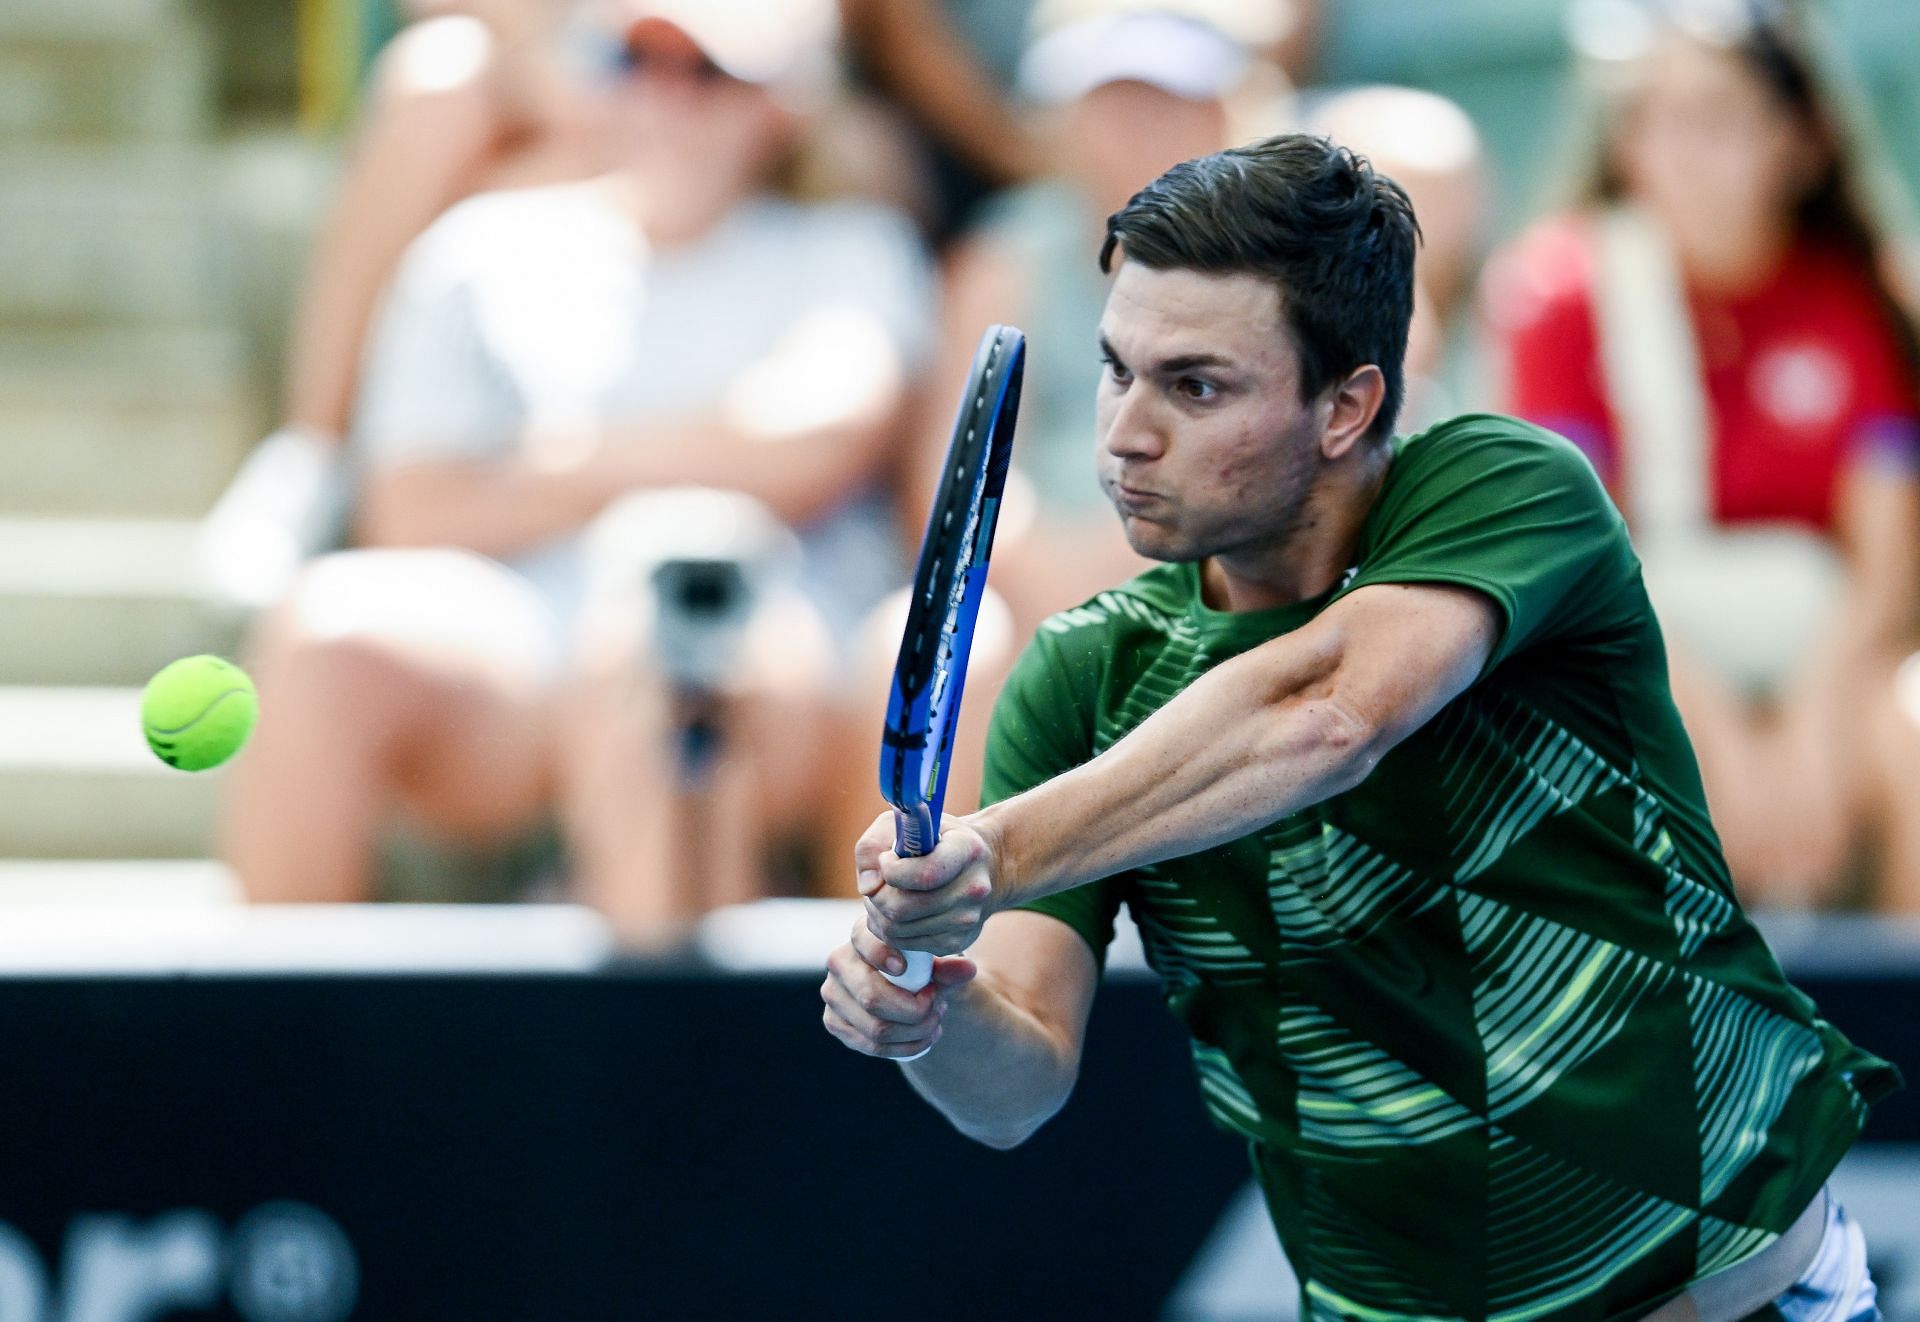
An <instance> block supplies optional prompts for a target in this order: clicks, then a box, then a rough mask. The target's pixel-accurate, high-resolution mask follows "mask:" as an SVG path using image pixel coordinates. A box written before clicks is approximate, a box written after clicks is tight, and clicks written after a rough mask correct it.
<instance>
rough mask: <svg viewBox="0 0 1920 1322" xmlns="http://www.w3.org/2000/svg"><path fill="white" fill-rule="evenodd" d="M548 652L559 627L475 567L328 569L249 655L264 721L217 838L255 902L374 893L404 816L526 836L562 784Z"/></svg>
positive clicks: (469, 831) (412, 563)
mask: <svg viewBox="0 0 1920 1322" xmlns="http://www.w3.org/2000/svg"><path fill="white" fill-rule="evenodd" d="M542 630H544V631H545V636H544V639H542V637H541V631H542ZM535 640H540V641H539V642H536V641H535ZM490 643H494V644H497V646H492V645H489V644H490ZM542 644H544V645H550V644H551V625H550V624H548V623H547V622H546V619H545V616H544V610H543V608H541V607H540V605H539V603H538V602H537V600H535V599H533V598H532V595H531V592H530V590H529V589H528V588H527V587H526V585H525V584H524V583H522V582H521V581H519V580H518V579H515V578H514V577H513V576H511V575H510V574H508V573H507V571H505V570H504V569H501V568H500V567H499V566H497V565H493V564H491V563H489V562H486V561H483V560H480V559H478V558H477V557H473V556H466V555H461V554H458V553H454V552H365V551H362V552H349V553H347V554H345V555H340V556H332V557H328V558H327V559H325V560H321V561H319V562H317V563H316V564H315V565H314V566H313V567H312V568H311V569H309V570H308V571H307V573H306V574H305V575H304V576H303V578H302V580H301V582H300V584H299V585H298V587H297V588H296V590H295V592H294V594H293V596H292V597H291V598H290V599H289V600H288V601H287V603H286V604H285V605H284V606H282V607H281V608H280V609H279V610H277V611H275V612H274V614H273V615H272V616H271V617H269V619H268V620H267V621H266V622H265V624H264V625H263V626H262V629H261V631H260V634H259V636H258V638H257V640H256V644H255V647H254V649H253V652H252V657H253V665H254V673H255V676H256V678H257V680H258V681H259V685H260V692H261V720H260V725H259V729H258V732H257V733H256V735H255V738H254V740H253V743H252V745H251V747H249V748H248V750H247V752H246V753H245V754H244V756H243V757H242V758H241V760H240V761H239V762H238V763H237V764H236V766H235V768H234V773H233V777H232V779H231V782H230V785H229V794H228V800H227V803H226V811H225V823H224V830H223V853H224V855H225V857H226V859H227V861H228V862H229V863H230V864H231V865H232V866H233V868H234V870H235V872H236V873H237V874H238V876H239V878H240V882H241V885H242V886H243V887H244V889H245V891H246V893H247V894H248V896H249V897H251V898H253V899H255V900H267V901H334V900H362V899H367V898H370V897H371V896H372V893H373V889H374V888H373V863H374V850H375V845H376V843H377V841H378V838H379V834H380V831H381V829H382V827H383V826H384V825H385V823H386V822H387V821H388V820H389V819H390V818H391V817H392V816H393V815H394V814H395V813H397V812H405V813H407V814H410V815H411V816H413V817H414V818H416V819H417V820H418V821H419V823H420V824H421V825H422V826H424V827H425V828H426V829H427V830H428V831H429V832H431V833H434V834H437V835H441V836H445V837H449V838H457V839H459V840H461V841H463V842H473V843H479V844H486V843H493V842H502V843H504V842H506V841H509V840H511V839H512V838H513V837H514V836H515V835H517V834H518V833H520V832H522V831H524V830H526V829H527V828H528V827H529V826H531V825H532V824H533V823H534V822H535V820H536V819H537V817H538V814H539V812H540V810H541V808H542V806H543V805H544V804H545V802H546V801H547V799H548V796H549V785H550V779H551V777H550V767H551V760H552V759H551V750H550V736H549V733H548V727H549V724H550V722H549V718H548V702H549V699H548V697H547V692H548V689H547V685H548V675H549V671H548V667H547V665H546V662H545V658H544V657H543V656H541V655H540V653H541V651H542V650H543V646H542Z"/></svg>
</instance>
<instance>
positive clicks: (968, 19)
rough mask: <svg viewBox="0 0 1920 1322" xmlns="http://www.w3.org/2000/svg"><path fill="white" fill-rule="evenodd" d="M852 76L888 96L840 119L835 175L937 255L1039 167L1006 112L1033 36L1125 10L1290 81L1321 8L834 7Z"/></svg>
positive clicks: (906, 3) (1309, 1)
mask: <svg viewBox="0 0 1920 1322" xmlns="http://www.w3.org/2000/svg"><path fill="white" fill-rule="evenodd" d="M841 11H842V14H843V16H844V21H845V23H846V25H847V29H848V36H849V44H850V45H851V46H852V47H853V49H854V53H855V56H856V61H855V68H856V72H857V73H858V74H860V75H861V77H862V79H863V80H864V81H865V82H868V83H871V84H872V85H873V86H874V87H876V88H877V89H878V90H880V91H881V92H883V93H884V94H885V96H886V97H887V98H888V100H887V102H886V103H884V104H883V103H877V102H875V101H874V100H873V99H871V98H863V99H859V100H856V101H855V102H854V103H853V108H852V113H849V114H846V115H843V116H842V117H841V119H840V127H841V129H842V133H841V135H840V139H841V145H842V146H843V148H844V149H843V150H842V151H840V152H838V153H836V156H837V159H836V160H835V161H833V162H832V164H831V167H830V169H831V170H832V177H833V178H834V179H836V180H838V181H839V182H841V183H843V184H846V185H850V186H852V187H854V188H856V189H857V190H858V191H861V192H864V193H870V194H873V195H877V196H881V197H884V198H886V199H887V200H889V201H891V202H894V203H895V204H897V205H901V206H904V207H906V208H908V209H909V210H911V211H913V212H914V213H915V214H916V215H918V216H919V217H920V218H921V219H922V223H923V224H924V225H925V226H926V228H927V229H928V232H929V233H930V234H931V235H932V237H933V238H934V240H935V241H936V242H937V243H939V244H940V245H941V246H943V247H944V246H945V245H946V244H947V243H948V242H950V241H951V240H953V239H954V238H956V237H957V236H958V235H959V234H961V233H962V232H964V231H965V229H967V228H969V227H970V225H971V223H972V222H973V221H974V220H975V219H977V216H976V212H977V209H978V208H979V207H980V206H981V204H982V203H984V202H985V201H986V200H987V199H989V198H990V197H991V196H992V195H993V194H994V193H995V192H996V191H997V190H999V189H1001V188H1003V187H1007V186H1010V185H1015V184H1019V183H1023V182H1026V181H1028V180H1030V179H1031V178H1033V177H1035V176H1037V175H1039V174H1042V173H1044V172H1045V171H1046V170H1047V168H1048V164H1049V163H1048V160H1047V154H1046V151H1045V149H1044V147H1043V146H1041V145H1040V144H1038V143H1037V142H1036V141H1035V140H1034V134H1033V133H1032V132H1031V131H1030V130H1029V128H1028V126H1027V125H1026V124H1025V123H1024V122H1023V120H1022V118H1021V117H1019V116H1018V115H1016V113H1015V112H1014V110H1013V108H1012V105H1011V103H1012V102H1013V101H1014V99H1015V97H1016V95H1017V91H1018V87H1017V82H1018V69H1019V65H1020V61H1021V58H1022V56H1023V55H1024V53H1025V48H1026V41H1027V37H1028V34H1029V33H1030V32H1031V31H1033V30H1056V29H1059V28H1063V27H1066V26H1070V25H1071V24H1072V23H1074V22H1077V21H1079V20H1081V19H1085V18H1089V17H1095V16H1099V15H1102V14H1112V13H1116V12H1123V11H1136V12H1151V11H1162V12H1179V13H1182V14H1185V15H1186V16H1187V17H1189V18H1193V19H1196V20H1198V21H1202V22H1207V23H1210V24H1212V25H1214V26H1216V27H1220V28H1222V29H1224V30H1227V31H1231V32H1233V33H1234V34H1235V35H1236V36H1237V37H1239V38H1241V39H1242V40H1244V41H1246V42H1247V43H1249V45H1250V46H1252V47H1254V48H1255V49H1257V50H1259V51H1261V52H1263V53H1265V54H1267V55H1268V56H1269V57H1270V58H1272V59H1273V60H1274V61H1276V62H1277V63H1278V65H1279V67H1280V68H1281V69H1282V70H1283V71H1284V72H1285V73H1286V74H1287V75H1288V76H1290V77H1292V78H1294V79H1302V78H1304V77H1306V76H1307V74H1308V73H1309V72H1310V69H1311V65H1312V63H1313V61H1314V58H1315V56H1316V53H1317V48H1318V43H1319V36H1320V26H1321V22H1320V5H1319V0H841Z"/></svg>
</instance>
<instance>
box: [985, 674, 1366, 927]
mask: <svg viewBox="0 0 1920 1322" xmlns="http://www.w3.org/2000/svg"><path fill="white" fill-rule="evenodd" d="M1336 666H1337V656H1336V655H1334V654H1333V653H1331V652H1326V653H1321V654H1308V655H1303V656H1296V657H1293V658H1290V659H1289V660H1288V661H1287V663H1286V666H1285V668H1284V669H1282V670H1280V671H1277V672H1276V670H1275V668H1274V666H1273V663H1272V658H1270V657H1265V656H1262V655H1261V654H1260V653H1258V652H1255V653H1249V654H1248V655H1246V656H1242V657H1238V658H1236V659H1234V660H1232V661H1228V662H1226V663H1224V664H1223V665H1221V666H1219V667H1217V668H1216V669H1214V670H1213V671H1212V672H1210V673H1209V674H1208V675H1206V676H1204V677H1202V678H1201V679H1200V680H1199V681H1197V682H1195V683H1194V684H1193V685H1192V686H1190V687H1189V688H1188V689H1187V690H1186V691H1185V692H1183V693H1181V694H1180V695H1179V696H1177V697H1175V698H1174V699H1173V700H1172V701H1171V702H1169V703H1168V704H1167V705H1166V706H1165V707H1163V708H1161V709H1160V711H1158V712H1156V713H1155V714H1154V715H1153V716H1151V717H1149V718H1148V719H1147V720H1146V721H1145V722H1143V723H1142V724H1141V725H1140V726H1139V728H1138V729H1136V730H1134V731H1133V732H1132V733H1131V734H1129V735H1128V736H1127V737H1126V738H1124V739H1122V740H1121V741H1120V742H1119V743H1117V744H1115V745H1114V746H1113V747H1112V748H1110V749H1108V750H1107V751H1106V752H1104V753H1102V754H1101V755H1100V756H1099V757H1096V758H1094V759H1093V760H1092V761H1090V762H1088V763H1086V764H1085V765H1083V766H1081V767H1078V768H1076V769H1074V770H1072V771H1069V772H1067V773H1066V774H1064V775H1061V776H1058V777H1055V778H1054V779H1053V780H1050V781H1048V782H1047V783H1046V784H1044V785H1041V786H1038V787H1037V788H1035V789H1032V790H1029V791H1028V792H1027V793H1025V794H1022V795H1019V796H1018V797H1016V798H1012V799H1008V800H1006V801H1004V802H1002V803H999V804H996V805H994V806H992V807H990V808H986V809H983V810H982V811H981V812H980V813H978V814H977V815H976V816H975V817H974V818H973V819H972V820H973V822H974V824H975V825H976V826H977V827H978V829H979V830H980V831H981V833H982V834H983V835H985V836H986V837H987V838H988V840H989V841H990V842H991V843H992V846H993V852H994V858H995V862H996V865H997V873H996V876H995V888H996V893H997V894H996V900H995V907H996V908H1001V907H1005V906H1007V905H1010V904H1018V903H1020V902H1022V901H1026V900H1032V899H1036V898H1038V897H1040V896H1042V895H1050V894H1053V893H1054V892H1056V891H1062V890H1067V889H1069V888H1071V887H1073V886H1077V885H1080V884H1081V883H1083V882H1087V881H1093V880H1095V879H1097V878H1100V877H1105V876H1110V875H1112V874H1114V873H1116V872H1122V871H1125V870H1127V869H1129V868H1134V867H1141V866H1144V865H1146V864H1149V863H1157V862H1160V861H1161V860H1163V859H1168V858H1175V857H1179V856H1181V855H1185V854H1191V853H1195V852H1198V851H1200V850H1203V849H1209V848H1212V847H1214V846H1216V845H1221V844H1225V843H1227V842H1228V841H1230V840H1237V839H1239V838H1240V837H1241V836H1244V835H1247V834H1248V833H1249V832H1252V831H1255V830H1258V829H1259V828H1260V827H1262V826H1265V825H1267V824H1268V823H1269V822H1272V821H1274V820H1276V819H1278V818H1280V817H1283V816H1285V815H1287V814H1288V813H1292V812H1297V811H1299V810H1300V809H1302V808H1305V807H1308V806H1309V805H1311V804H1314V803H1318V802H1320V801H1321V800H1323V799H1326V798H1330V797H1331V796H1333V795H1335V794H1338V793H1340V792H1342V791H1344V790H1347V789H1350V788H1352V787H1353V786H1355V785H1357V784H1359V783H1360V782H1361V781H1362V780H1364V779H1365V778H1366V776H1367V774H1368V772H1370V771H1371V770H1372V768H1373V765H1374V763H1375V762H1376V761H1377V760H1378V758H1379V756H1380V753H1381V751H1382V748H1383V742H1382V740H1381V738H1380V734H1379V731H1378V730H1377V729H1376V728H1375V726H1374V725H1373V724H1372V723H1371V722H1369V721H1367V720H1365V719H1363V718H1362V717H1361V716H1360V715H1358V714H1357V713H1355V712H1354V711H1352V710H1350V709H1349V708H1348V707H1347V706H1345V705H1344V704H1343V703H1342V702H1340V701H1339V700H1338V698H1337V697H1335V696H1334V694H1333V693H1332V686H1331V684H1330V682H1329V681H1330V678H1331V675H1332V673H1333V670H1334V669H1335V667H1336Z"/></svg>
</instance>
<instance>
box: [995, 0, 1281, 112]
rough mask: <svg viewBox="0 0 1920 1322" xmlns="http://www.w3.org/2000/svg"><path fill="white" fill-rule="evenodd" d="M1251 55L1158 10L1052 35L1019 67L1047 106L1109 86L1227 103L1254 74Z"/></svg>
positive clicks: (1030, 90)
mask: <svg viewBox="0 0 1920 1322" xmlns="http://www.w3.org/2000/svg"><path fill="white" fill-rule="evenodd" d="M1247 64H1248V59H1247V52H1246V50H1245V48H1244V47H1242V46H1241V45H1240V43H1239V42H1237V41H1235V40H1234V39H1233V38H1232V37H1229V36H1228V35H1227V34H1226V33H1224V32H1222V31H1220V29H1218V28H1216V27H1214V26H1212V25H1211V24H1208V23H1204V22H1201V21H1199V20H1198V19H1194V18H1189V17H1186V16H1184V15H1181V14H1174V13H1161V12H1155V11H1151V10H1142V11H1129V12H1121V13H1109V14H1102V15H1099V16H1096V17H1091V18H1083V19H1079V20H1077V21H1074V22H1070V23H1067V24H1065V25H1064V26H1062V27H1060V28H1058V29H1056V30H1055V31H1052V32H1049V33H1048V34H1047V35H1045V36H1043V37H1041V38H1040V39H1039V40H1038V41H1036V42H1035V43H1034V44H1033V46H1032V47H1031V48H1030V49H1029V50H1028V51H1027V54H1026V58H1025V59H1023V60H1022V61H1021V63H1020V90H1021V91H1022V92H1023V93H1025V94H1026V96H1027V97H1028V98H1030V99H1031V100H1034V101H1038V102H1041V103H1043V104H1047V105H1060V104H1063V103H1065V102H1068V101H1074V100H1077V99H1079V98H1080V97H1082V96H1085V95H1086V94H1087V93H1088V92H1091V91H1092V90H1093V89H1094V88H1096V87H1103V86H1105V85H1106V84H1108V83H1146V84H1148V85H1149V86H1152V87H1157V88H1159V89H1160V90H1161V91H1163V92H1170V93H1172V94H1173V95H1174V96H1178V97H1182V98H1185V99H1186V100H1189V101H1212V100H1215V99H1216V98H1218V97H1221V96H1224V95H1226V94H1227V93H1228V92H1230V91H1232V90H1233V88H1234V87H1235V86H1236V85H1237V84H1238V83H1239V82H1240V80H1241V78H1243V77H1244V76H1245V75H1246V72H1247Z"/></svg>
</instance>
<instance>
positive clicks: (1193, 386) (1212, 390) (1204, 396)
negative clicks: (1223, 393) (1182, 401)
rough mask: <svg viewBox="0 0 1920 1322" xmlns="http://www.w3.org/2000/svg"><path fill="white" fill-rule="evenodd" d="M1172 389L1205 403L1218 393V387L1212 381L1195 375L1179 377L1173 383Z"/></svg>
mask: <svg viewBox="0 0 1920 1322" xmlns="http://www.w3.org/2000/svg"><path fill="white" fill-rule="evenodd" d="M1174 389H1175V390H1178V391H1179V392H1180V393H1181V394H1182V395H1184V396H1185V397H1186V398H1188V399H1191V400H1194V401H1196V402H1199V403H1205V402H1206V401H1207V400H1210V399H1212V398H1213V397H1214V396H1215V395H1218V394H1219V393H1220V388H1219V387H1218V386H1216V385H1214V384H1213V382H1211V381H1208V380H1205V379H1203V378H1201V377H1197V376H1183V377H1181V378H1180V379H1179V381H1177V382H1175V383H1174Z"/></svg>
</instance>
